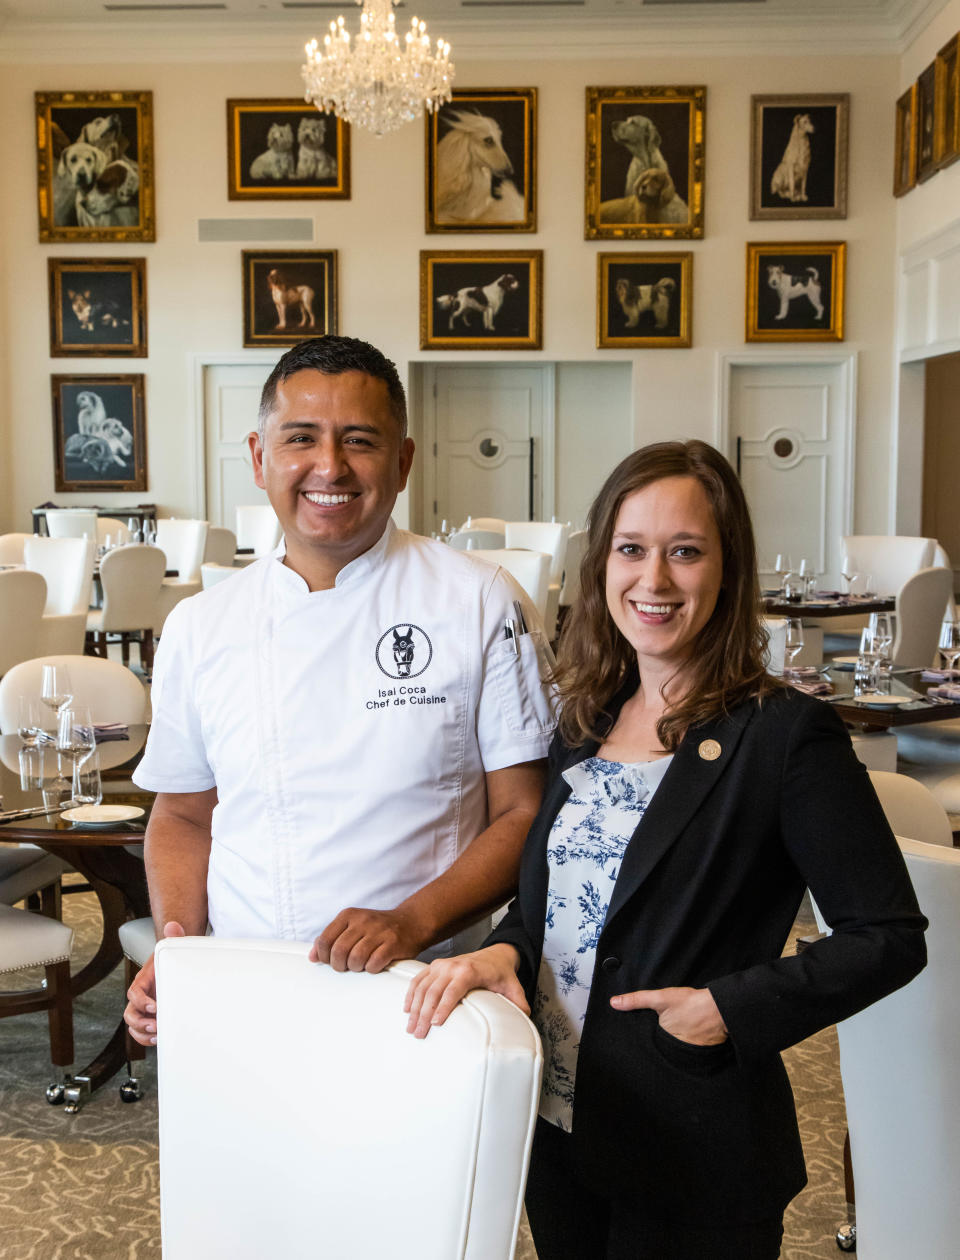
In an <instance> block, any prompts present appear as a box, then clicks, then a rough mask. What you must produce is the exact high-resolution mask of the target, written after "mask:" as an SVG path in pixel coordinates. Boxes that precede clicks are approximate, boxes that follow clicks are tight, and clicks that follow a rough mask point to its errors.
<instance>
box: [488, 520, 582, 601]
mask: <svg viewBox="0 0 960 1260" xmlns="http://www.w3.org/2000/svg"><path fill="white" fill-rule="evenodd" d="M569 534H570V531H569V529H568V528H567V526H566V525H562V524H560V522H559V521H556V522H554V521H507V528H506V533H505V535H504V546H505V547H509V548H515V547H525V548H527V549H528V550H530V551H545V552H546V553H547V555H548V556H549V557H550V582H551V583H552V584H553V585H555V586H559V585H560V583H561V582H562V581H563V566H564V563H565V561H566V558H567V538H568V537H569Z"/></svg>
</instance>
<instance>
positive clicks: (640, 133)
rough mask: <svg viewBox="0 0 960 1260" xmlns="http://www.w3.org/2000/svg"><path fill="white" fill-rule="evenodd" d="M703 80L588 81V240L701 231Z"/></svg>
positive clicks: (679, 235) (698, 233) (663, 236)
mask: <svg viewBox="0 0 960 1260" xmlns="http://www.w3.org/2000/svg"><path fill="white" fill-rule="evenodd" d="M706 101H707V89H706V88H705V87H588V88H587V93H586V107H587V119H586V183H585V190H586V191H585V198H584V217H585V220H586V229H585V236H586V239H587V240H645V239H647V240H652V239H665V240H672V239H678V240H679V239H699V238H700V237H702V236H703V196H704V128H705V125H706Z"/></svg>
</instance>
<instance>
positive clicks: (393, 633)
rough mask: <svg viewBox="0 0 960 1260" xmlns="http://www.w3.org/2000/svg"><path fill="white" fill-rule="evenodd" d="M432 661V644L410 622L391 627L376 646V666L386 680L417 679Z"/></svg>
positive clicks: (422, 632) (424, 634)
mask: <svg viewBox="0 0 960 1260" xmlns="http://www.w3.org/2000/svg"><path fill="white" fill-rule="evenodd" d="M432 660H433V644H432V643H431V642H430V640H429V638H428V637H427V635H426V632H425V631H423V630H421V629H420V627H419V626H415V625H412V624H411V623H410V622H402V623H401V624H400V625H398V626H391V627H390V629H389V630H388V631H387V632H386V634H382V635H381V636H380V641H379V642H378V644H377V664H378V665H379V666H380V669H381V670H382V671H383V673H385V674H386V676H387V677H388V678H418V677H419V676H420V675H421V674H422V673H423V671H424V670H425V669H426V668H427V666H428V665H429V664H430V662H431V661H432Z"/></svg>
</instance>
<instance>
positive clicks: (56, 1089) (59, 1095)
mask: <svg viewBox="0 0 960 1260" xmlns="http://www.w3.org/2000/svg"><path fill="white" fill-rule="evenodd" d="M65 1092H66V1087H65V1086H64V1084H63V1082H62V1081H56V1082H54V1083H53V1084H52V1085H48V1086H47V1090H46V1093H47V1102H48V1103H49V1104H50V1106H51V1107H59V1106H60V1104H61V1103H62V1102H63V1096H64V1093H65Z"/></svg>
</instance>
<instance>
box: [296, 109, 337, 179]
mask: <svg viewBox="0 0 960 1260" xmlns="http://www.w3.org/2000/svg"><path fill="white" fill-rule="evenodd" d="M326 134H327V120H326V119H325V118H323V117H322V116H321V115H320V114H318V115H317V116H316V118H301V119H300V126H299V127H298V128H297V179H336V178H337V159H336V158H335V157H334V156H333V155H332V154H331V153H328V152H327V150H326V149H325V148H324V147H323V141H324V137H325V136H326Z"/></svg>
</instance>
